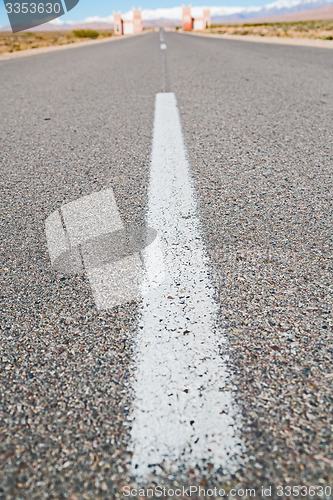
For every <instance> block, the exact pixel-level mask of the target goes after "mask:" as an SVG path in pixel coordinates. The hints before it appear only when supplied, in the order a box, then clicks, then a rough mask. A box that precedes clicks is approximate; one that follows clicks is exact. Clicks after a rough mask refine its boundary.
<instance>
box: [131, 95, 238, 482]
mask: <svg viewBox="0 0 333 500" xmlns="http://www.w3.org/2000/svg"><path fill="white" fill-rule="evenodd" d="M147 224H149V225H150V226H152V227H154V228H155V229H156V230H157V232H158V234H159V236H160V240H161V248H162V252H163V257H164V259H163V260H164V266H165V271H166V275H165V280H164V283H163V284H162V285H160V286H159V287H157V288H155V289H152V288H151V287H148V289H146V290H144V291H143V296H144V300H143V306H142V316H141V319H140V321H139V328H138V335H137V337H136V339H135V346H134V359H135V363H136V370H135V376H134V382H133V389H134V394H135V399H134V403H133V411H132V415H131V444H130V449H131V451H132V453H133V456H132V464H131V472H132V473H133V474H134V475H135V476H136V478H137V480H138V481H144V480H147V479H148V477H149V473H151V472H152V471H153V470H154V466H156V465H158V464H160V465H162V466H163V468H164V469H165V470H167V471H171V472H177V471H178V472H179V471H180V470H181V468H182V467H184V468H185V469H190V468H193V467H195V466H196V465H197V464H198V465H203V464H204V463H205V461H206V462H210V463H212V464H213V465H214V467H215V468H216V469H218V468H219V467H222V469H223V471H224V472H225V473H231V472H234V471H235V470H236V469H237V468H238V466H239V455H240V453H242V451H243V445H242V443H241V441H240V438H239V423H238V421H237V415H238V409H237V407H236V405H235V404H234V402H233V398H232V392H231V391H230V387H229V384H230V380H229V374H228V373H227V370H226V367H225V365H226V356H225V355H223V345H224V344H225V342H226V340H225V337H224V335H223V332H222V331H221V330H220V329H219V328H218V326H217V316H218V305H217V304H216V302H215V301H214V289H213V287H212V285H211V283H210V280H209V270H208V261H207V258H206V255H205V249H204V243H203V241H202V239H201V235H200V222H199V220H198V218H197V215H196V202H195V193H194V189H193V187H192V182H191V177H190V173H189V165H188V162H187V158H186V151H185V146H184V141H183V136H182V130H181V124H180V117H179V113H178V109H177V103H176V97H175V95H174V94H173V93H162V94H157V96H156V107H155V121H154V136H153V151H152V159H151V172H150V185H149V194H148V215H147ZM146 259H149V256H146ZM154 265H156V263H154V262H152V263H151V266H152V267H153V266H154ZM221 351H222V352H221ZM156 470H157V472H161V469H160V468H159V467H157V468H156Z"/></svg>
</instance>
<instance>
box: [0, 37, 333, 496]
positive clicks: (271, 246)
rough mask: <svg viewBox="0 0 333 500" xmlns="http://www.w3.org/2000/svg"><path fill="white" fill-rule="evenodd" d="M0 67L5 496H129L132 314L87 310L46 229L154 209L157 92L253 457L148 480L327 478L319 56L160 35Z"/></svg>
mask: <svg viewBox="0 0 333 500" xmlns="http://www.w3.org/2000/svg"><path fill="white" fill-rule="evenodd" d="M164 38H165V43H166V44H167V50H166V51H163V54H164V57H165V81H164V82H163V65H162V55H161V54H162V52H161V51H160V43H159V35H158V34H157V33H154V34H147V35H144V36H141V37H134V38H130V39H125V40H123V41H121V42H119V43H116V44H114V43H105V44H101V45H98V46H96V47H94V46H89V47H82V48H77V49H75V50H73V51H72V50H68V51H63V52H59V53H50V54H43V55H38V56H33V57H30V58H26V59H21V60H13V61H6V62H1V63H0V82H1V91H2V95H1V112H2V116H3V117H4V118H3V120H2V121H1V123H0V137H1V143H2V144H1V151H0V163H1V176H2V196H1V199H2V203H3V208H2V210H1V214H2V223H3V231H2V239H1V247H2V254H3V263H2V269H3V271H4V278H3V283H2V287H1V299H2V306H1V311H2V314H1V315H2V319H1V328H2V340H1V347H2V367H1V398H2V409H1V412H2V416H1V436H2V437H1V445H0V448H1V451H0V462H1V487H0V496H1V495H2V497H3V498H6V499H44V498H45V499H46V498H59V499H62V498H68V499H71V500H76V499H81V498H82V499H90V498H93V499H99V498H100V499H113V498H123V495H122V493H121V487H122V486H124V485H126V484H130V482H129V481H130V480H129V478H128V477H127V474H126V465H127V463H128V461H129V460H130V456H129V453H128V451H126V450H127V444H128V438H129V432H128V423H127V418H128V415H129V414H130V410H131V401H132V398H133V394H132V391H131V372H132V367H133V363H135V360H133V359H132V339H133V336H134V335H135V330H136V326H137V321H138V315H139V307H140V304H139V303H134V302H132V303H130V304H126V305H124V306H121V307H118V308H115V309H113V310H111V311H108V312H103V313H101V312H98V311H97V310H96V307H95V304H94V301H93V297H92V294H91V290H90V287H89V284H88V282H87V280H86V278H85V277H82V276H73V277H64V276H62V275H60V274H57V273H55V272H54V270H52V268H51V265H50V261H49V257H48V254H47V246H46V241H45V233H44V221H45V219H46V217H47V216H48V215H49V214H50V213H52V212H53V211H54V210H56V209H58V208H59V207H60V206H61V205H62V204H64V203H68V202H70V201H73V200H75V199H77V198H80V197H81V196H84V195H87V194H90V193H92V192H95V191H99V190H101V189H103V188H105V187H112V189H113V190H114V193H115V196H116V199H117V204H118V207H119V209H120V213H121V216H122V218H123V220H124V222H125V223H131V224H132V223H133V224H135V223H138V224H141V223H142V222H143V220H144V216H145V210H146V205H147V187H148V178H149V162H150V153H151V140H152V127H153V116H154V100H155V94H156V93H157V92H161V91H162V90H163V88H164V86H165V89H166V90H167V91H172V92H175V93H176V96H177V100H178V104H179V110H180V115H181V120H182V125H183V131H184V137H185V142H186V146H187V149H188V155H189V161H190V165H191V168H192V173H193V177H194V181H195V182H194V184H195V188H196V192H197V200H198V207H199V210H198V215H199V217H200V219H201V223H202V233H203V236H204V237H205V241H206V245H207V252H208V256H209V259H210V264H211V269H212V281H214V284H215V287H216V290H217V293H218V300H219V303H220V307H221V315H220V316H221V325H222V326H223V328H224V329H225V331H226V332H227V334H228V338H229V353H228V354H229V355H230V367H231V368H232V369H233V374H234V376H233V385H234V386H236V387H237V391H236V392H235V398H236V399H237V402H238V404H239V405H240V407H241V409H242V421H243V439H244V440H245V443H246V447H247V453H246V456H245V457H244V463H243V464H242V465H241V466H240V469H239V471H238V472H237V473H236V474H235V475H234V476H233V477H231V478H229V477H225V476H224V475H223V473H222V472H219V473H218V474H217V473H214V472H213V471H211V470H210V468H209V466H207V467H206V468H204V469H203V470H199V469H198V470H196V471H188V470H186V467H184V468H183V469H181V468H180V471H179V475H177V476H170V475H168V474H167V471H165V472H162V473H161V477H156V478H153V479H152V482H151V484H153V483H154V482H155V483H156V484H163V485H168V486H170V487H174V486H175V485H177V484H201V485H202V486H207V487H208V486H216V485H218V486H223V487H225V489H226V490H228V489H230V488H231V487H236V488H237V487H244V488H245V487H248V488H249V487H251V488H256V489H257V490H258V491H259V488H261V486H262V485H265V486H266V485H267V486H269V485H272V486H273V487H274V488H276V487H277V486H279V485H282V486H285V485H307V486H309V485H315V486H316V485H322V486H325V485H330V486H331V487H332V488H333V475H332V459H333V457H332V439H331V437H332V434H331V433H332V420H333V419H332V415H333V411H332V410H333V408H332V371H331V365H332V349H333V347H332V326H333V316H332V314H333V313H332V166H333V162H332V160H333V153H332V129H333V127H332V125H333V124H332V121H333V119H332V117H333V89H332V85H331V82H332V77H333V67H332V66H333V63H332V58H331V57H330V51H325V50H322V49H314V48H302V47H286V46H274V45H265V44H252V43H249V42H239V41H225V40H214V39H203V38H195V37H188V36H186V35H179V34H173V33H166V34H165V36H164Z"/></svg>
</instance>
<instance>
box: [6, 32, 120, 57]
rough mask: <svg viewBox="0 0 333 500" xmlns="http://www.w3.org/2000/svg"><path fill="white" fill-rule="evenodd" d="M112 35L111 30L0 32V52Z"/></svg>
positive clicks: (65, 43) (64, 43)
mask: <svg viewBox="0 0 333 500" xmlns="http://www.w3.org/2000/svg"><path fill="white" fill-rule="evenodd" d="M110 36H112V32H111V31H101V32H99V31H95V30H89V29H87V30H75V31H40V32H36V33H33V32H28V31H25V32H20V33H0V54H4V53H6V52H16V51H19V50H26V49H37V48H40V47H50V46H56V45H67V44H70V43H77V42H80V41H83V40H96V39H101V38H106V37H110Z"/></svg>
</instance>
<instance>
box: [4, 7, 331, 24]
mask: <svg viewBox="0 0 333 500" xmlns="http://www.w3.org/2000/svg"><path fill="white" fill-rule="evenodd" d="M210 10H211V17H212V23H213V24H218V23H221V22H224V23H228V22H229V23H230V22H237V23H241V22H246V21H247V20H251V21H252V20H255V21H264V20H265V22H274V21H278V20H280V19H281V21H288V20H290V21H301V20H310V19H314V20H316V19H333V2H332V0H277V1H276V2H273V3H270V4H267V5H265V6H264V7H258V6H253V7H236V6H235V7H230V6H221V7H217V6H214V7H210ZM192 12H193V15H194V17H199V16H200V15H201V14H202V7H193V8H192ZM181 17H182V9H181V6H179V7H173V8H170V9H163V8H158V9H143V11H142V18H143V24H144V27H145V28H152V27H157V26H163V27H167V26H180V24H181ZM124 18H126V19H130V18H131V12H126V13H124ZM87 28H93V29H97V30H110V29H113V16H112V15H110V16H108V17H104V18H102V17H98V16H94V17H89V18H87V19H85V20H83V21H81V22H77V23H75V22H68V21H63V20H62V19H61V18H58V19H55V20H54V21H51V22H50V23H47V24H45V25H42V26H39V27H38V28H37V30H38V31H55V30H56V31H59V30H73V29H87ZM7 30H8V31H9V28H8V27H4V28H2V31H7Z"/></svg>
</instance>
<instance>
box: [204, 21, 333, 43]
mask: <svg viewBox="0 0 333 500" xmlns="http://www.w3.org/2000/svg"><path fill="white" fill-rule="evenodd" d="M208 31H210V32H211V33H220V34H225V33H226V34H228V35H256V36H279V37H289V38H312V39H321V40H333V20H332V21H301V22H292V23H287V22H284V23H260V24H259V23H258V24H246V23H245V24H241V25H239V24H234V25H220V26H217V25H214V26H212V27H211V28H210V29H209V30H208Z"/></svg>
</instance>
